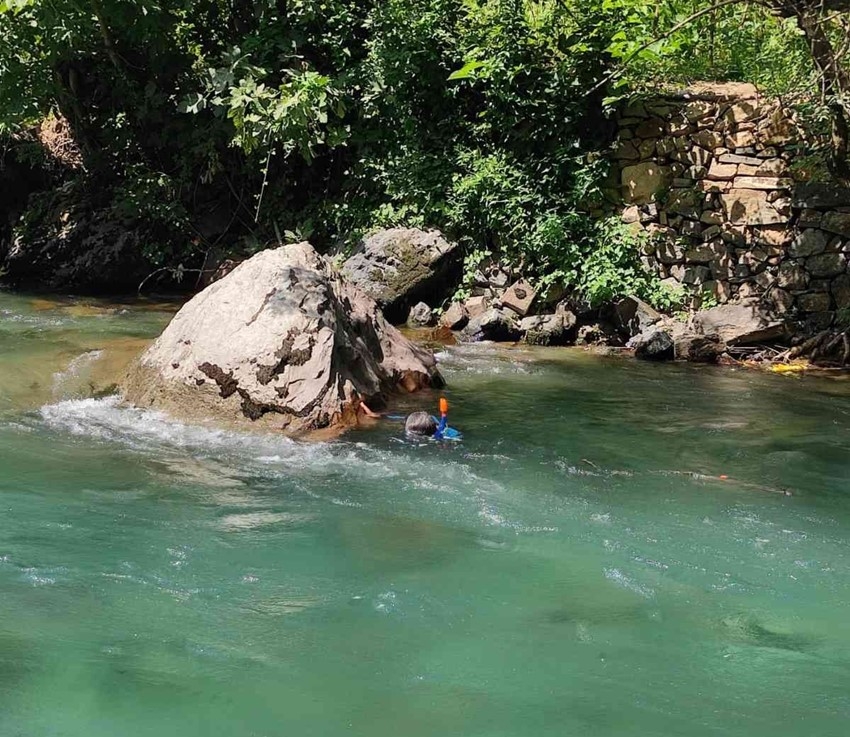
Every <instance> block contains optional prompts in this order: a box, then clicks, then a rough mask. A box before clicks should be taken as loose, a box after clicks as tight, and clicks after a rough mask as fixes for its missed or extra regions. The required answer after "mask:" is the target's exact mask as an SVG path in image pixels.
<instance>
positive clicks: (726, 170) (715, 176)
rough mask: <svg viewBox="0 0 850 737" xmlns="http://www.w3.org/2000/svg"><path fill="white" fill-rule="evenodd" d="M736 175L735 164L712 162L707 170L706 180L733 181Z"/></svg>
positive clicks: (736, 168)
mask: <svg viewBox="0 0 850 737" xmlns="http://www.w3.org/2000/svg"><path fill="white" fill-rule="evenodd" d="M737 173H738V167H737V165H736V164H722V163H720V162H719V161H714V162H712V164H711V166H710V167H709V169H708V178H709V179H711V180H713V181H718V180H729V179H734V178H735V175H736V174H737Z"/></svg>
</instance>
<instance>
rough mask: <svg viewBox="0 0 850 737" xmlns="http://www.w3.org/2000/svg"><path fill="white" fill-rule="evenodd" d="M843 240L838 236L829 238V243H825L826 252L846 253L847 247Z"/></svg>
mask: <svg viewBox="0 0 850 737" xmlns="http://www.w3.org/2000/svg"><path fill="white" fill-rule="evenodd" d="M845 245H846V244H845V243H844V240H843V239H842V238H841V237H840V236H835V237H834V238H830V240H829V243H827V244H826V252H827V253H839V252H842V253H847V249H846V247H845Z"/></svg>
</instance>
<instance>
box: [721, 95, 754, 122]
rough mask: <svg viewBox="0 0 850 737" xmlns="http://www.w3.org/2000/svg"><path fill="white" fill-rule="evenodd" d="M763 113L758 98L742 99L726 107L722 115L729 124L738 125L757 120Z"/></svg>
mask: <svg viewBox="0 0 850 737" xmlns="http://www.w3.org/2000/svg"><path fill="white" fill-rule="evenodd" d="M761 114H762V110H761V107H760V106H759V103H758V100H742V101H741V102H736V103H734V104H732V105H730V106H729V107H728V108H726V109H725V110H724V111H723V113H722V114H721V117H722V118H724V119H725V120H726V122H727V123H729V124H732V125H738V124H740V123H747V122H749V121H752V120H755V119H756V118H758V117H760V115H761Z"/></svg>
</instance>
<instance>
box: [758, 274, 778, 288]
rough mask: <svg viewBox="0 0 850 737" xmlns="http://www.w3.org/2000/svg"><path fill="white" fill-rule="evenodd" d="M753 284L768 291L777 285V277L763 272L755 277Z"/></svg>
mask: <svg viewBox="0 0 850 737" xmlns="http://www.w3.org/2000/svg"><path fill="white" fill-rule="evenodd" d="M753 282H755V284H756V285H757V286H758V287H759V288H760V289H762V290H767V289H769V288H770V287H772V286H773V285H774V284H775V283H776V276H775V275H774V274H771V273H770V272H769V271H761V272H759V273H758V274H756V275H755V276H754V277H753Z"/></svg>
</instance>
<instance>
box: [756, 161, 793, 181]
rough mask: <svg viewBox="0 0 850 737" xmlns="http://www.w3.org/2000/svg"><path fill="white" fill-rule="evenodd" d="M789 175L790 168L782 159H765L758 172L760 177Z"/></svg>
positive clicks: (757, 174)
mask: <svg viewBox="0 0 850 737" xmlns="http://www.w3.org/2000/svg"><path fill="white" fill-rule="evenodd" d="M787 174H788V166H787V165H786V164H785V162H784V161H783V160H782V159H765V160H764V161H763V162H762V163H761V165H760V166H759V167H758V170H757V171H756V174H755V175H756V176H758V177H784V176H787Z"/></svg>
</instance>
